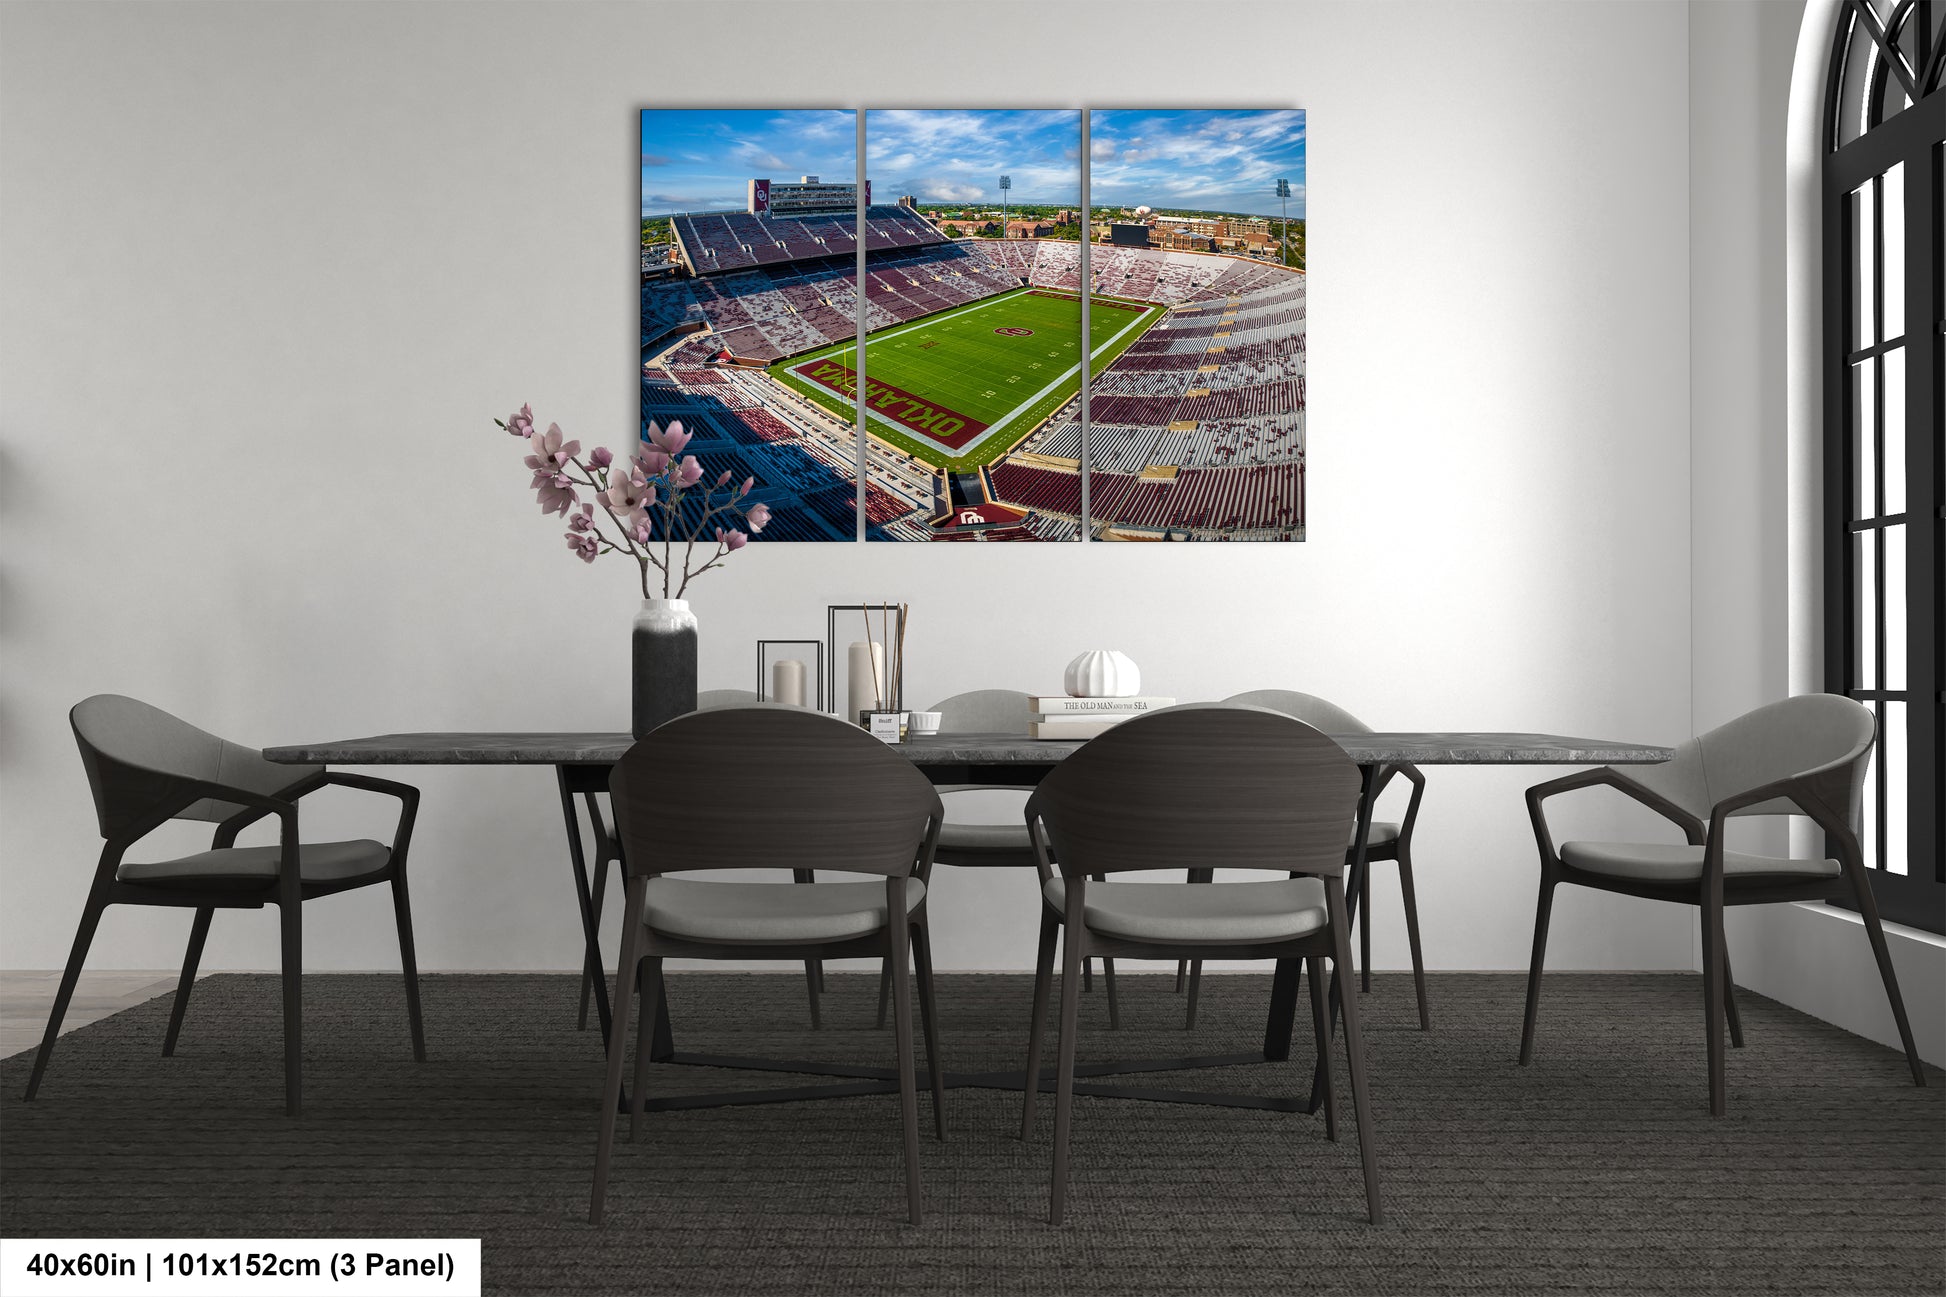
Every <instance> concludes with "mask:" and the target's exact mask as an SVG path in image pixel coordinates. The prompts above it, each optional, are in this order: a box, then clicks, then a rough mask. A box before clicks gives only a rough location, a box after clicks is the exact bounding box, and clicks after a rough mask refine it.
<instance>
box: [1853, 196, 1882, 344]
mask: <svg viewBox="0 0 1946 1297" xmlns="http://www.w3.org/2000/svg"><path fill="white" fill-rule="evenodd" d="M1873 183H1874V182H1871V181H1867V182H1866V183H1865V184H1863V185H1861V186H1859V187H1858V188H1857V189H1854V190H1853V191H1852V193H1851V198H1850V199H1849V202H1850V204H1851V229H1852V243H1851V247H1852V256H1851V285H1852V287H1851V318H1852V330H1851V336H1852V346H1853V347H1854V348H1857V347H1869V346H1871V345H1872V344H1873V343H1875V342H1877V341H1878V335H1877V334H1876V333H1875V332H1874V327H1873V322H1872V292H1873V288H1874V277H1873V275H1872V240H1873V237H1874V226H1873V223H1872V210H1873V209H1872V185H1873Z"/></svg>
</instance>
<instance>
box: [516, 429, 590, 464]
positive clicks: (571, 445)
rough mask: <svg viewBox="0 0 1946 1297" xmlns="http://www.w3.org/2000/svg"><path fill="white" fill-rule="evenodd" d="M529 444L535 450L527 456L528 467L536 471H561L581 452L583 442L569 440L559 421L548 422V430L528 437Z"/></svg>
mask: <svg viewBox="0 0 1946 1297" xmlns="http://www.w3.org/2000/svg"><path fill="white" fill-rule="evenodd" d="M527 444H528V445H529V446H530V447H532V448H533V451H534V453H533V454H531V455H529V456H528V457H527V460H526V463H527V467H529V468H531V469H533V470H534V471H535V472H536V473H559V472H560V471H561V470H562V469H564V468H566V467H567V466H568V461H570V460H572V459H573V458H574V457H575V456H576V455H579V454H580V453H581V443H580V442H578V441H569V440H568V439H567V434H565V433H563V432H562V431H561V425H560V424H558V423H550V424H548V425H547V431H546V432H537V433H535V434H534V435H533V436H531V437H529V438H528V439H527Z"/></svg>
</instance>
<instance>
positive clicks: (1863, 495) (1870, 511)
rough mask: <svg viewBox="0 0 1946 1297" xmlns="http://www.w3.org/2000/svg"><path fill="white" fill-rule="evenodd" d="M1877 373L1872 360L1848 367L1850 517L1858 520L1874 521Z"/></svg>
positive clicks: (1875, 363) (1876, 513) (1875, 515)
mask: <svg viewBox="0 0 1946 1297" xmlns="http://www.w3.org/2000/svg"><path fill="white" fill-rule="evenodd" d="M1877 372H1878V362H1877V361H1876V360H1866V361H1861V362H1859V363H1858V364H1856V365H1853V366H1852V367H1851V438H1852V465H1853V477H1854V479H1855V481H1856V486H1855V487H1854V488H1853V492H1852V494H1853V496H1854V497H1855V502H1854V503H1853V505H1852V513H1851V516H1852V517H1853V518H1860V519H1862V518H1876V517H1878V456H1877V454H1876V452H1875V450H1874V447H1875V446H1876V445H1877V437H1876V435H1875V434H1874V432H1873V426H1874V425H1873V422H1872V413H1873V410H1874V409H1875V402H1876V397H1875V395H1874V393H1873V390H1872V376H1873V375H1874V374H1875V373H1877Z"/></svg>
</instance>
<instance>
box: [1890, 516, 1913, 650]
mask: <svg viewBox="0 0 1946 1297" xmlns="http://www.w3.org/2000/svg"><path fill="white" fill-rule="evenodd" d="M1909 534H1910V533H1909V532H1908V531H1907V529H1906V528H1905V527H1887V528H1886V529H1885V687H1886V688H1887V689H1903V688H1905V540H1906V537H1907V535H1909Z"/></svg>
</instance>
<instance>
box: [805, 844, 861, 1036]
mask: <svg viewBox="0 0 1946 1297" xmlns="http://www.w3.org/2000/svg"><path fill="white" fill-rule="evenodd" d="M791 881H792V882H793V883H812V882H816V881H817V874H816V873H815V872H813V871H812V870H809V869H793V870H791ZM823 989H824V961H823V960H822V959H807V960H805V961H804V993H805V994H806V995H807V996H809V997H810V1001H811V1030H813V1031H817V1030H819V1029H821V1028H822V1027H823V1026H824V1021H823V1019H822V1018H820V1017H819V1015H818V992H819V991H822V990H823ZM879 1025H880V1026H883V1025H884V1020H883V1017H882V1016H881V1018H880V1022H879Z"/></svg>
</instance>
